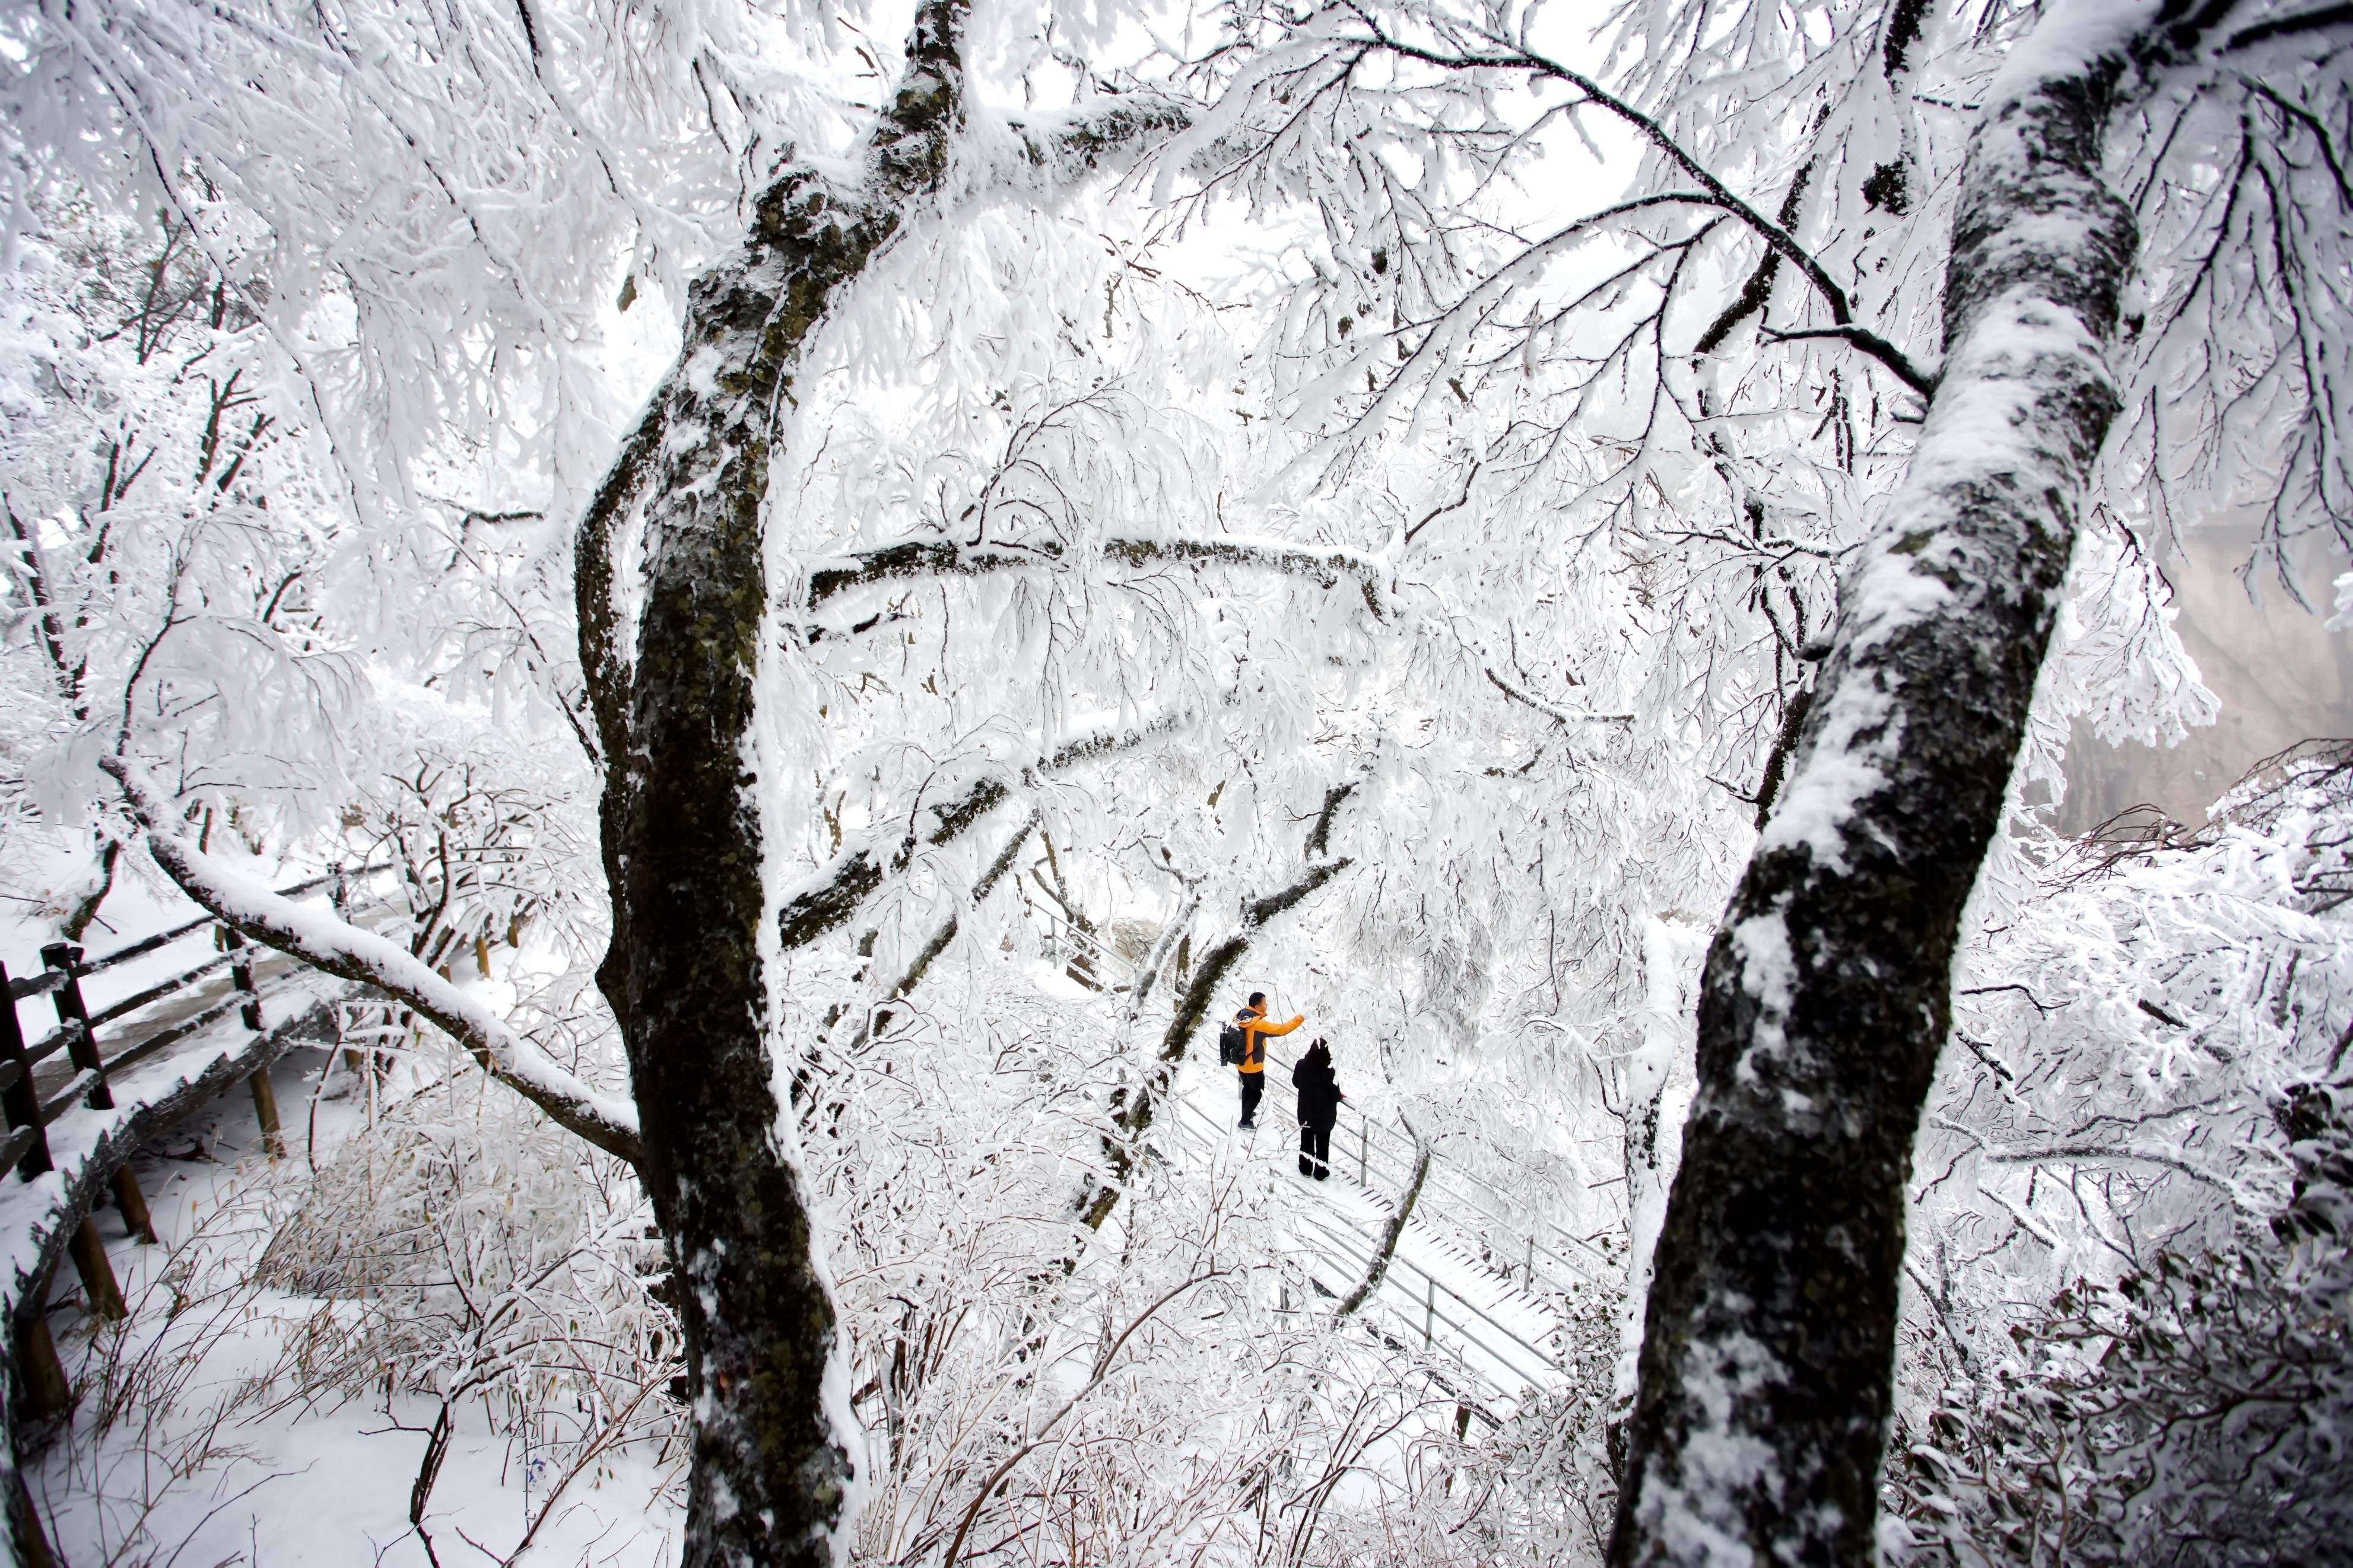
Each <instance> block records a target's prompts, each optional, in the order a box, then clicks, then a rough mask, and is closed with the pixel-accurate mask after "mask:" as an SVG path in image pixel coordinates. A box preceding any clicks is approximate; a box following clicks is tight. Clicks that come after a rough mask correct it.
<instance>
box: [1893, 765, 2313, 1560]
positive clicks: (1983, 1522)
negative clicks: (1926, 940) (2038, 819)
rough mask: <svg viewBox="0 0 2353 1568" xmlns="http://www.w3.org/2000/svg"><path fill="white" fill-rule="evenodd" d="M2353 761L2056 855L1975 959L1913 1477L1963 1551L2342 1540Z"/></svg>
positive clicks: (1924, 1509) (1929, 1279)
mask: <svg viewBox="0 0 2353 1568" xmlns="http://www.w3.org/2000/svg"><path fill="white" fill-rule="evenodd" d="M2348 781H2353V770H2348V754H2347V750H2346V748H2345V746H2344V745H2343V744H2342V743H2341V742H2329V743H2327V744H2321V745H2313V746H2307V747H2305V748H2300V749H2299V750H2298V751H2296V752H2291V753H2288V754H2286V755H2285V756H2283V757H2281V758H2278V759H2274V761H2273V762H2272V763H2268V764H2266V765H2265V766H2264V767H2263V769H2260V770H2258V772H2257V773H2256V774H2255V775H2253V777H2252V778H2251V779H2250V781H2249V782H2248V783H2247V784H2242V786H2241V787H2240V788H2239V789H2238V790H2236V791H2234V792H2233V793H2232V795H2230V796H2228V797H2226V798H2225V800H2224V801H2223V803H2222V805H2221V807H2220V808H2218V810H2217V812H2216V814H2215V816H2214V817H2213V819H2212V820H2211V822H2210V823H2209V824H2208V825H2207V826H2205V827H2203V828H2200V829H2199V830H2197V831H2195V832H2190V831H2189V830H2185V829H2182V828H2179V826H2175V825H2171V824H2167V823H2163V822H2155V823H2150V822H2146V821H2143V822H2139V823H2132V824H2126V825H2121V826H2118V827H2116V828H2114V829H2111V830H2110V832H2109V834H2108V836H2107V837H2104V838H2094V839H2092V840H2087V841H2086V842H2084V844H2082V845H2080V846H2071V847H2067V848H2066V850H2065V852H2064V853H2063V854H2061V855H2060V856H2058V857H2057V858H2054V859H2052V860H2051V861H2050V862H2048V863H2047V864H2046V865H2044V866H2042V868H2039V871H2038V872H2037V873H2036V874H2035V875H2036V885H2035V886H2034V887H2033V889H2032V890H2031V892H2028V893H2026V894H2025V895H2024V897H2023V900H2022V902H2021V906H2020V907H2019V908H2018V909H2017V910H2016V912H2015V915H2014V916H2013V918H2012V919H2011V920H2010V921H2008V922H2007V923H2005V924H2003V925H2000V926H1998V927H1996V928H1995V929H1994V930H1992V931H1990V932H1989V935H1988V936H1987V938H1986V939H1985V941H1984V942H1983V944H1982V946H1981V947H1980V948H1979V949H1978V952H1975V953H1974V954H1972V956H1971V960H1970V963H1969V965H1968V970H1967V973H1966V975H1965V982H1964V984H1963V986H1962V987H1961V989H1962V991H1963V993H1964V994H1966V995H1967V997H1968V1002H1969V1004H1970V1015H1969V1016H1968V1017H1967V1018H1966V1020H1965V1021H1964V1022H1963V1024H1962V1025H1961V1026H1959V1027H1958V1028H1957V1031H1956V1037H1955V1042H1954V1047H1953V1048H1952V1050H1951V1051H1950V1052H1949V1053H1948V1056H1947V1070H1946V1074H1945V1077H1944V1079H1943V1080H1942V1082H1941V1084H1940V1087H1939V1093H1938V1097H1937V1103H1936V1107H1935V1109H1934V1110H1933V1111H1932V1125H1933V1131H1930V1132H1928V1133H1926V1134H1925V1135H1924V1139H1923V1145H1922V1149H1921V1155H1920V1160H1919V1164H1918V1181H1919V1205H1918V1207H1917V1210H1916V1214H1917V1218H1918V1224H1919V1229H1918V1232H1917V1234H1915V1239H1914V1242H1913V1253H1912V1258H1911V1261H1910V1264H1909V1266H1908V1271H1909V1274H1910V1277H1911V1280H1912V1283H1913V1284H1914V1286H1915V1288H1916V1289H1915V1321H1914V1324H1913V1329H1914V1332H1913V1333H1912V1335H1911V1337H1910V1343H1911V1346H1912V1350H1911V1354H1912V1358H1913V1367H1912V1372H1911V1382H1912V1384H1913V1387H1914V1391H1915V1399H1914V1402H1913V1403H1912V1404H1911V1405H1910V1406H1909V1407H1908V1408H1907V1409H1906V1411H1905V1416H1904V1425H1905V1429H1906V1432H1907V1435H1908V1438H1909V1443H1908V1447H1907V1448H1906V1449H1905V1452H1904V1453H1903V1454H1902V1455H1900V1456H1899V1457H1897V1458H1894V1459H1891V1471H1890V1478H1891V1483H1892V1484H1893V1485H1894V1486H1895V1488H1896V1489H1897V1490H1898V1492H1899V1494H1900V1495H1901V1497H1902V1499H1903V1503H1904V1509H1903V1511H1904V1513H1905V1517H1906V1520H1907V1523H1908V1524H1909V1526H1910V1527H1911V1529H1912V1531H1914V1533H1915V1536H1917V1537H1918V1538H1919V1540H1920V1542H1921V1545H1922V1547H1923V1549H1924V1550H1925V1549H1927V1548H1928V1547H1931V1546H1933V1547H1934V1548H1935V1550H1936V1552H1942V1553H1947V1554H1949V1555H1950V1556H1951V1557H1952V1558H1953V1559H1954V1560H1956V1561H1961V1562H2036V1563H2040V1562H2056V1561H2060V1560H2062V1559H2064V1560H2067V1561H2086V1562H2138V1561H2151V1562H2163V1563H2176V1562H2179V1563H2234V1562H2256V1561H2281V1562H2289V1561H2296V1562H2301V1561H2313V1562H2317V1561H2324V1560H2326V1559H2327V1557H2328V1556H2330V1555H2331V1554H2332V1551H2333V1543H2334V1542H2337V1541H2339V1540H2341V1539H2342V1534H2343V1531H2344V1529H2345V1525H2346V1521H2345V1519H2344V1517H2343V1511H2342V1510H2343V1506H2344V1505H2343V1503H2342V1499H2343V1497H2344V1495H2345V1487H2344V1484H2343V1483H2344V1478H2343V1475H2342V1473H2341V1472H2342V1468H2343V1464H2344V1460H2343V1453H2342V1445H2341V1442H2340V1441H2339V1440H2338V1438H2337V1430H2338V1429H2339V1427H2340V1426H2341V1424H2342V1422H2343V1421H2344V1419H2345V1418H2346V1415H2347V1413H2348V1404H2347V1400H2348V1393H2353V1363H2348V1346H2347V1345H2346V1343H2345V1336H2344V1324H2345V1300H2344V1293H2345V1290H2346V1288H2347V1282H2348V1279H2353V1263H2348V1258H2347V1256H2346V1253H2345V1245H2344V1239H2343V1237H2342V1234H2341V1226H2342V1223H2343V1218H2344V1216H2343V1215H2342V1213H2341V1210H2342V1207H2343V1199H2342V1194H2341V1186H2342V1182H2343V1177H2344V1173H2345V1170H2346V1163H2345V1162H2346V1157H2347V1156H2346V1134H2345V1129H2344V1123H2343V1120H2342V1117H2341V1115H2340V1114H2339V1110H2338V1107H2339V1103H2340V1101H2341V1100H2342V1097H2343V1095H2344V1093H2345V1089H2344V1082H2345V1072H2346V1046H2345V1042H2346V1038H2347V1037H2346V1034H2345V1031H2344V1028H2343V1025H2342V1019H2343V1018H2344V1016H2345V1015H2346V1005H2347V998H2348V992H2349V991H2353V942H2348V931H2347V928H2346V926H2345V923H2344V916H2343V907H2344V905H2345V903H2346V901H2347V899H2348V894H2353V872H2348V865H2353V862H2348V846H2353V790H2348Z"/></svg>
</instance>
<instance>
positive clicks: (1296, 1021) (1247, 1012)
mask: <svg viewBox="0 0 2353 1568" xmlns="http://www.w3.org/2000/svg"><path fill="white" fill-rule="evenodd" d="M1305 1022H1307V1015H1306V1014H1304V1013H1302V1014H1300V1015H1299V1016H1297V1017H1295V1018H1293V1019H1292V1020H1291V1022H1289V1023H1288V1024H1270V1023H1268V1022H1267V1021H1266V993H1265V992H1263V991H1253V992H1251V993H1250V1005H1249V1006H1247V1007H1244V1008H1243V1009H1242V1010H1241V1011H1240V1012H1239V1013H1237V1014H1235V1015H1234V1027H1236V1028H1238V1029H1240V1031H1241V1032H1242V1059H1241V1061H1240V1063H1239V1064H1237V1066H1236V1068H1235V1069H1234V1070H1235V1071H1237V1072H1239V1073H1240V1075H1241V1080H1242V1125H1243V1126H1245V1127H1255V1126H1257V1125H1258V1102H1259V1097H1260V1096H1261V1095H1263V1094H1264V1093H1265V1092H1266V1037H1268V1036H1269V1035H1287V1034H1289V1033H1291V1031H1292V1030H1293V1029H1295V1028H1297V1027H1299V1026H1300V1025H1302V1024H1304V1023H1305Z"/></svg>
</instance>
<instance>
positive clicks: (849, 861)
mask: <svg viewBox="0 0 2353 1568" xmlns="http://www.w3.org/2000/svg"><path fill="white" fill-rule="evenodd" d="M1189 717H1190V715H1189V714H1188V713H1187V711H1186V710H1182V709H1172V710H1166V711H1164V712H1162V713H1159V714H1156V715H1155V716H1153V717H1152V718H1149V719H1147V720H1145V721H1143V722H1141V723H1137V724H1126V725H1123V724H1117V723H1105V724H1099V725H1094V726H1091V727H1086V728H1082V729H1079V730H1075V731H1071V733H1070V734H1069V735H1066V736H1065V737H1063V739H1062V740H1061V741H1060V742H1057V743H1056V744H1055V745H1054V746H1053V747H1052V748H1051V749H1050V750H1049V751H1046V752H1041V753H1040V754H1039V756H1038V757H1037V758H1035V759H1034V760H1033V761H1031V762H1029V763H1025V764H1023V765H1022V766H1021V767H1020V768H1019V769H1018V770H1014V769H1008V768H1007V767H1005V766H1003V765H996V766H991V767H987V768H985V769H984V770H983V771H981V772H980V773H977V774H976V775H974V776H973V777H972V778H971V779H969V780H968V781H966V782H965V784H964V785H963V787H961V788H960V789H957V790H956V791H955V794H953V795H950V796H949V797H948V798H947V799H945V800H944V801H939V802H935V803H934V804H932V805H925V806H921V807H918V808H917V810H916V811H915V812H913V813H911V814H910V815H909V819H908V824H907V826H906V827H905V828H904V829H903V830H902V832H901V833H900V834H899V836H898V837H897V840H896V842H893V841H892V837H891V835H890V834H888V833H881V832H877V833H872V834H869V835H868V836H867V837H866V839H865V841H864V842H863V843H861V844H859V845H858V846H857V847H853V848H849V849H844V850H842V851H841V852H840V853H839V854H838V855H836V856H834V858H832V859H830V860H828V861H827V862H826V863H825V864H824V865H823V866H820V867H818V868H817V869H816V870H814V871H812V872H810V873H809V874H808V875H807V876H806V877H804V878H802V879H801V881H800V883H799V885H798V886H797V887H796V888H794V889H790V890H789V891H788V892H786V895H785V897H784V898H783V900H781V907H779V909H778V910H777V911H776V924H777V930H778V932H779V934H780V936H781V937H782V939H783V942H784V946H785V951H786V952H792V951H794V950H795V949H797V948H803V947H807V946H808V945H809V944H810V943H811V942H816V941H817V940H818V938H820V937H822V936H824V935H825V934H826V933H827V932H828V931H834V930H836V929H838V928H839V927H840V926H841V925H842V924H843V923H844V922H846V921H848V920H849V918H850V917H851V916H852V915H854V914H856V913H857V912H858V910H860V908H861V907H863V906H864V904H865V902H866V900H868V899H870V898H871V897H873V895H874V894H875V892H876V891H877V890H878V889H881V886H882V883H883V881H884V879H886V878H889V877H893V876H896V875H897V874H898V873H900V872H901V871H903V870H905V869H906V868H907V867H908V865H909V864H910V863H911V862H913V859H914V858H915V852H916V850H917V849H919V848H921V847H924V846H930V847H934V848H938V847H942V846H944V845H947V844H951V843H953V842H955V840H956V839H958V838H961V837H964V836H965V834H966V833H968V832H970V831H971V830H972V828H973V827H974V826H976V825H977V824H978V823H979V822H980V820H981V819H982V818H983V817H985V816H987V815H988V814H989V813H990V812H992V811H994V810H996V809H997V807H998V806H999V805H1003V804H1004V803H1005V802H1006V800H1007V799H1008V798H1009V797H1010V796H1011V795H1012V794H1013V791H1014V788H1015V786H1016V785H1017V784H1036V783H1037V782H1038V781H1039V779H1041V778H1043V777H1046V776H1048V775H1050V774H1053V773H1060V772H1062V771H1064V770H1065V769H1068V768H1072V767H1076V766H1077V765H1078V764H1079V763H1083V762H1089V761H1092V760H1093V759H1094V758H1097V757H1106V756H1111V755H1113V754H1115V753H1117V752H1125V751H1132V750H1134V748H1135V747H1137V746H1141V745H1143V744H1145V742H1149V741H1152V740H1154V739H1155V738H1157V737H1159V736H1162V735H1166V734H1167V733H1169V732H1170V731H1174V730H1176V728H1178V727H1179V726H1180V725H1182V724H1184V723H1185V722H1186V721H1187V719H1188V718H1189ZM921 815H928V816H930V817H931V818H932V824H931V826H929V827H928V828H922V827H917V826H915V818H916V816H921Z"/></svg>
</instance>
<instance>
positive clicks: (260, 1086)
mask: <svg viewBox="0 0 2353 1568" xmlns="http://www.w3.org/2000/svg"><path fill="white" fill-rule="evenodd" d="M222 930H223V935H224V938H225V941H226V944H227V947H228V950H229V951H230V952H233V953H235V954H237V957H236V958H234V959H232V960H231V961H230V963H229V966H228V978H229V984H232V985H234V986H236V987H237V991H238V993H239V994H241V995H243V996H244V998H245V1007H244V1017H245V1026H246V1027H247V1028H248V1029H251V1030H252V1031H253V1032H254V1033H255V1034H257V1035H259V1034H260V1033H261V1032H262V1030H261V996H260V994H259V993H258V992H257V991H255V990H254V987H253V959H252V958H251V956H249V955H250V953H251V952H252V949H250V948H248V946H247V945H246V942H245V938H244V937H243V936H242V935H241V934H239V933H238V932H237V931H229V930H228V929H227V927H224V928H222ZM246 1086H247V1087H248V1088H249V1089H252V1090H253V1114H254V1116H255V1118H256V1119H257V1120H259V1121H260V1123H261V1147H262V1152H265V1153H267V1154H268V1155H269V1157H270V1158H271V1159H273V1160H275V1159H276V1158H278V1157H279V1156H280V1154H283V1153H284V1152H286V1140H285V1139H284V1138H283V1137H281V1136H280V1134H279V1131H278V1089H277V1088H276V1086H275V1085H273V1084H272V1083H271V1082H270V1081H269V1063H268V1062H263V1063H262V1064H261V1066H260V1068H258V1069H257V1070H256V1071H255V1073H254V1075H253V1076H252V1077H251V1078H249V1079H246Z"/></svg>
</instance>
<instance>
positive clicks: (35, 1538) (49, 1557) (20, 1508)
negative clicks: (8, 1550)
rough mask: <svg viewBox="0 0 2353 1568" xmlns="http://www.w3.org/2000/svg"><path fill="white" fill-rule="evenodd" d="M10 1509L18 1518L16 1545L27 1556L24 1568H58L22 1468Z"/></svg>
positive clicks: (17, 1474)
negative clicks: (26, 1485)
mask: <svg viewBox="0 0 2353 1568" xmlns="http://www.w3.org/2000/svg"><path fill="white" fill-rule="evenodd" d="M9 1508H10V1511H11V1512H13V1513H14V1514H16V1545H17V1547H18V1548H19V1549H20V1550H21V1551H22V1552H24V1554H25V1563H24V1568H57V1561H58V1560H57V1557H56V1556H55V1555H54V1554H53V1553H52V1552H50V1551H49V1538H48V1535H47V1532H46V1531H43V1530H42V1529H41V1516H40V1514H39V1513H38V1512H37V1511H36V1510H35V1509H34V1507H33V1494H32V1493H31V1492H30V1491H28V1490H26V1487H25V1471H24V1469H23V1468H22V1467H21V1466H20V1467H18V1468H17V1470H16V1497H15V1498H13V1499H11V1500H10V1505H9Z"/></svg>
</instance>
